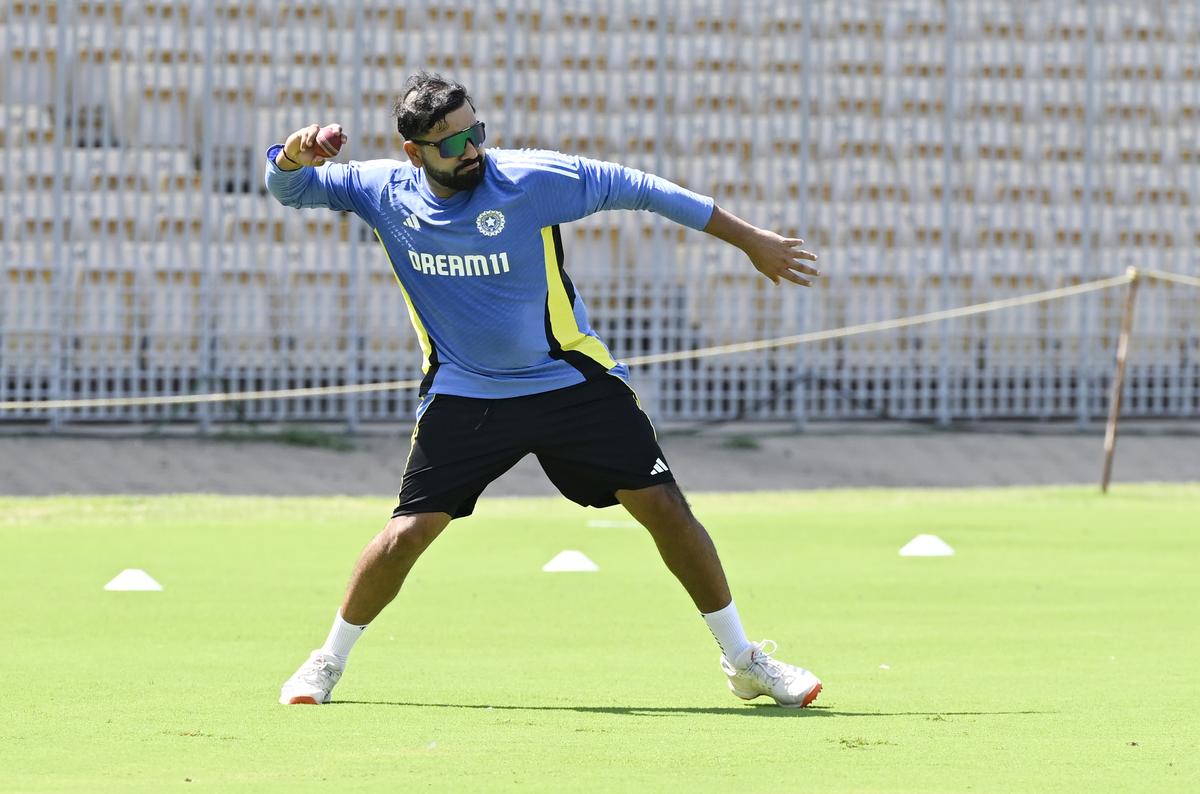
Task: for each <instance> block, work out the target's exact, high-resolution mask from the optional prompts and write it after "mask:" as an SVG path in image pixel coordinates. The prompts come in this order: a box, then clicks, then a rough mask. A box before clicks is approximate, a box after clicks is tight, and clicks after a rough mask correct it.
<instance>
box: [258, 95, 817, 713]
mask: <svg viewBox="0 0 1200 794" xmlns="http://www.w3.org/2000/svg"><path fill="white" fill-rule="evenodd" d="M394 112H395V116H396V127H397V130H398V131H399V132H400V135H401V136H403V137H404V155H405V157H406V158H407V162H402V161H397V160H374V161H370V162H362V163H350V164H348V165H342V164H337V163H326V162H325V158H326V157H327V156H329V155H330V152H335V153H336V150H337V149H338V148H340V146H341V144H342V143H345V141H346V136H345V134H344V133H343V132H342V131H341V129H340V127H336V126H333V127H325V128H321V127H318V126H317V125H312V126H309V127H304V128H303V129H299V130H297V131H295V132H293V133H292V134H291V135H289V136H288V138H287V141H286V142H285V143H284V144H283V145H275V146H272V147H271V148H270V149H269V150H268V152H267V159H268V163H267V169H266V182H267V187H268V188H269V189H270V191H271V193H272V194H273V195H274V196H275V197H276V198H277V199H278V200H279V201H280V203H282V204H284V205H285V206H289V207H328V208H329V209H333V210H341V211H348V212H354V213H357V214H358V216H359V217H361V218H362V219H363V220H364V221H366V222H367V223H368V224H370V226H371V228H372V229H373V230H374V232H375V236H376V237H377V238H378V239H379V242H380V244H381V245H382V246H383V249H384V251H385V252H386V254H387V257H388V260H389V262H390V263H391V267H392V270H393V271H394V272H395V274H396V280H397V281H398V283H399V285H400V290H401V293H402V294H403V298H404V303H405V305H406V306H407V308H408V314H409V317H410V319H411V320H412V324H413V328H414V329H415V330H416V333H417V336H418V337H419V338H420V343H421V349H422V351H423V352H424V362H423V365H422V369H423V371H424V373H425V376H424V379H423V381H422V382H421V388H420V403H419V405H418V407H417V423H416V427H415V428H414V429H413V435H412V451H411V453H410V455H409V458H408V462H407V464H406V465H405V469H404V476H403V479H402V482H401V486H400V499H399V504H398V505H397V506H396V508H395V510H393V511H392V518H391V520H390V521H388V523H387V526H385V527H384V529H383V531H382V532H380V533H379V534H378V535H377V536H376V537H375V538H374V540H372V541H371V542H370V543H369V544H368V545H367V547H366V549H364V551H363V553H362V555H361V557H360V558H359V560H358V563H357V565H356V567H355V569H354V573H353V575H352V576H351V578H350V584H349V586H348V588H347V590H346V596H345V599H344V600H343V601H342V605H341V609H340V610H339V612H338V614H337V616H336V618H335V619H334V623H333V627H332V629H331V631H330V632H329V636H328V638H327V639H326V641H325V644H324V645H322V646H321V647H320V648H319V649H317V650H316V651H314V652H313V653H312V654H311V656H310V657H309V659H308V661H306V662H305V663H304V664H303V665H302V666H301V667H300V669H299V670H297V671H296V674H295V675H293V676H292V677H291V678H290V679H288V681H287V682H286V683H285V684H284V685H283V690H282V692H281V694H280V698H279V700H280V702H281V703H285V704H295V703H310V704H319V703H327V702H328V701H329V699H330V694H331V692H332V690H333V687H334V685H336V684H337V682H338V680H339V679H340V678H341V676H342V673H343V672H344V671H345V668H346V659H347V657H348V656H349V654H350V649H351V648H352V647H353V645H354V643H355V642H356V641H357V640H358V638H359V637H360V636H361V635H362V633H363V630H364V629H366V627H367V626H368V625H369V624H370V623H371V621H372V620H374V619H375V616H376V615H378V614H379V613H380V611H382V610H383V608H384V607H385V606H387V604H388V603H389V602H391V600H392V599H393V598H395V597H396V594H397V593H398V592H399V591H400V587H401V585H402V584H403V583H404V579H405V577H406V576H407V574H408V572H409V571H410V570H411V569H412V566H413V564H414V563H415V562H416V561H417V558H418V557H420V556H421V553H422V552H423V551H425V549H426V548H428V547H429V544H431V543H432V542H433V541H434V539H435V538H437V536H438V535H439V534H440V533H441V532H442V530H443V529H445V528H446V525H447V524H449V523H450V522H451V521H452V520H453V519H455V518H461V517H463V516H467V515H470V514H471V511H472V510H473V509H474V507H475V501H476V499H478V498H479V495H480V494H481V493H482V492H483V490H484V488H486V487H487V485H488V484H489V483H490V482H492V481H493V480H495V479H496V478H497V477H499V476H500V475H501V474H503V473H504V472H505V471H507V470H508V469H509V468H511V467H512V466H513V465H514V464H516V462H517V461H518V460H520V459H521V458H523V457H524V456H525V455H528V454H530V453H533V454H534V455H536V456H537V458H538V461H539V462H540V463H541V465H542V468H543V469H544V470H545V472H546V474H547V476H549V478H550V479H551V481H552V482H553V483H554V484H555V486H557V488H558V489H559V491H561V492H562V494H563V495H564V496H566V497H567V498H568V499H571V500H572V501H575V502H578V503H579V504H581V505H591V506H594V507H606V506H609V505H615V504H618V503H619V504H621V505H622V506H624V507H625V509H626V510H628V511H629V513H630V514H631V515H632V516H633V517H634V518H635V519H637V520H638V521H639V522H640V523H641V524H642V525H643V526H644V527H646V529H647V530H648V531H649V532H650V534H651V536H652V537H653V538H654V542H655V544H656V545H657V546H658V550H659V553H660V554H661V555H662V558H663V562H665V563H666V565H667V568H669V569H670V571H671V573H673V574H675V576H676V577H677V578H678V579H679V581H680V582H681V583H682V584H683V586H684V588H685V589H686V590H687V592H688V595H690V596H691V598H692V601H693V602H695V604H696V608H697V609H698V610H699V611H700V613H701V615H702V616H703V618H704V620H705V621H706V622H707V624H708V627H709V629H710V630H711V631H712V633H713V636H714V637H715V638H716V640H717V643H718V645H719V646H720V648H721V658H720V664H721V668H722V669H723V670H724V672H725V674H726V676H727V677H728V680H729V688H730V689H731V690H732V691H733V693H734V694H735V695H737V696H738V697H740V698H743V699H746V700H749V699H751V698H755V697H758V696H759V695H768V696H770V697H772V698H774V699H775V701H776V702H777V703H778V704H779V705H781V706H789V707H796V708H802V707H804V706H807V705H808V704H810V703H811V702H812V701H813V700H814V699H815V698H816V696H817V695H818V693H820V691H821V682H820V681H819V680H818V679H817V677H816V676H815V675H813V674H812V673H810V672H809V671H807V670H804V669H801V668H799V667H793V666H792V665H789V664H784V663H783V662H780V661H778V660H776V659H773V658H772V657H771V656H770V655H769V652H770V651H771V650H773V648H774V643H772V642H771V641H769V640H764V641H763V642H761V643H752V642H750V640H748V639H747V637H746V633H745V631H744V630H743V629H742V624H741V619H740V618H739V616H738V611H737V607H736V606H735V605H734V602H733V598H732V596H731V595H730V592H729V586H728V584H727V583H726V580H725V573H724V571H723V569H722V567H721V562H720V560H719V559H718V557H717V552H716V549H715V548H714V547H713V543H712V540H711V539H710V538H709V535H708V533H707V532H706V531H705V529H704V527H703V526H702V525H701V524H700V522H699V521H697V520H696V518H695V516H693V515H692V512H691V510H690V509H689V507H688V503H687V501H686V500H685V499H684V497H683V494H682V493H681V492H680V490H679V488H678V486H676V484H675V478H674V477H673V476H672V474H671V469H670V466H669V463H668V461H667V458H666V455H664V454H663V451H662V449H661V448H660V447H659V445H658V441H657V440H656V438H655V435H654V429H653V428H652V427H651V424H650V420H649V418H647V416H646V415H645V414H644V413H643V412H642V410H641V408H640V407H639V406H638V402H637V398H636V397H635V395H634V393H633V392H632V391H631V390H630V388H629V386H628V385H627V383H626V380H627V378H628V369H627V368H626V367H625V365H623V364H621V363H620V362H618V361H616V360H615V359H614V358H613V357H612V354H611V353H610V352H609V350H608V348H607V347H606V346H605V344H604V342H603V341H602V340H601V339H600V338H599V336H597V335H596V333H595V332H594V331H593V330H592V328H591V325H590V324H589V322H588V311H587V307H586V306H585V305H584V302H583V298H582V296H580V295H579V294H578V293H577V292H576V290H575V287H574V285H572V283H571V279H570V278H569V277H568V276H567V272H566V270H565V269H564V259H563V257H564V251H563V245H562V238H561V236H560V234H559V225H560V224H563V223H568V222H570V221H573V220H576V219H578V218H583V217H585V216H587V215H591V214H592V213H594V212H599V211H601V210H613V209H633V210H650V211H652V212H657V213H658V214H660V215H663V216H665V217H667V218H670V219H671V220H673V221H675V222H676V223H680V224H683V225H685V226H689V227H691V228H693V229H698V230H703V231H705V232H707V233H708V234H711V235H713V236H715V237H719V238H720V239H722V240H724V241H726V242H728V243H730V244H732V245H735V246H737V247H738V248H740V249H742V250H743V251H744V252H745V253H746V256H747V257H749V259H750V263H751V264H752V265H753V266H754V267H755V268H756V269H757V270H758V271H759V272H760V273H762V274H763V275H764V276H765V277H767V278H769V279H771V281H772V282H774V283H775V284H779V283H780V282H781V281H790V282H792V283H794V284H799V285H801V286H810V285H811V283H812V282H811V277H813V276H817V275H819V274H818V272H817V271H816V270H815V269H814V268H813V267H812V266H811V265H809V264H808V263H809V262H813V261H815V260H816V256H815V255H814V254H812V253H810V252H808V251H804V250H801V248H800V246H801V244H802V243H803V241H802V240H795V239H789V238H785V237H781V236H779V235H778V234H775V233H773V232H770V231H766V230H764V229H759V228H757V227H755V226H752V225H751V224H749V223H747V222H745V221H743V220H741V219H739V218H737V217H735V216H734V215H731V214H730V213H728V212H726V211H725V210H723V209H721V208H720V207H717V206H715V204H714V202H713V200H712V199H711V198H707V197H705V196H700V195H697V194H695V193H692V192H691V191H688V190H685V189H683V188H681V187H679V186H678V185H674V184H672V183H670V182H668V181H666V180H664V179H660V178H658V177H656V176H652V175H650V174H645V173H642V172H640V171H636V170H633V169H629V168H625V167H623V166H620V165H616V164H613V163H606V162H598V161H596V160H589V159H585V158H582V157H575V156H571V155H565V154H560V153H558V152H551V151H535V150H521V151H505V150H494V151H485V150H484V143H485V142H486V139H487V133H486V128H485V126H484V123H483V122H482V121H480V120H479V119H478V118H477V117H476V115H475V106H474V103H473V102H472V101H471V98H470V96H469V95H468V94H467V91H466V89H465V88H464V87H463V86H462V85H460V84H458V83H456V82H454V81H452V80H448V79H445V78H443V77H441V76H439V75H435V74H429V73H426V72H422V73H419V74H416V75H413V76H412V77H410V78H409V79H408V81H407V83H406V85H405V87H404V91H403V93H402V94H401V95H400V97H399V98H398V99H397V101H396V104H395V109H394Z"/></svg>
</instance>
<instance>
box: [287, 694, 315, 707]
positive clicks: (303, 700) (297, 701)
mask: <svg viewBox="0 0 1200 794" xmlns="http://www.w3.org/2000/svg"><path fill="white" fill-rule="evenodd" d="M288 705H289V706H316V705H319V704H318V703H317V700H316V698H310V697H309V696H308V695H299V696H298V697H294V698H292V699H291V700H289V701H288Z"/></svg>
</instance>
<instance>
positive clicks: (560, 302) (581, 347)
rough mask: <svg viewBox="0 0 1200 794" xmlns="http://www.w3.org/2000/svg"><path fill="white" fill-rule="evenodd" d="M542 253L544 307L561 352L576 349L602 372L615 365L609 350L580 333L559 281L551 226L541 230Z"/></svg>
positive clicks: (592, 338) (559, 269)
mask: <svg viewBox="0 0 1200 794" xmlns="http://www.w3.org/2000/svg"><path fill="white" fill-rule="evenodd" d="M542 250H543V251H544V252H545V257H546V287H547V288H548V290H549V293H548V295H547V298H546V300H547V303H546V305H547V307H548V308H549V310H550V330H551V332H552V333H553V334H554V338H555V339H556V340H557V341H558V344H559V346H560V347H561V348H562V349H563V350H578V351H579V352H580V353H583V354H584V355H585V356H587V357H588V358H590V359H592V360H593V361H595V362H596V363H598V364H599V365H600V366H602V367H604V368H605V369H612V368H613V367H615V366H616V365H617V362H616V361H614V360H613V357H612V354H611V353H609V352H608V348H606V347H605V346H604V343H603V342H601V341H600V340H599V339H597V338H596V337H594V336H589V335H588V334H585V333H583V331H580V330H579V323H577V322H576V321H575V310H574V309H573V308H572V306H571V300H570V298H568V297H567V287H566V285H565V284H564V283H563V280H562V266H561V265H562V263H560V262H559V261H558V254H557V253H556V252H555V248H554V230H553V228H552V227H550V226H546V227H543V228H542Z"/></svg>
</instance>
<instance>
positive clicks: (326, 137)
mask: <svg viewBox="0 0 1200 794" xmlns="http://www.w3.org/2000/svg"><path fill="white" fill-rule="evenodd" d="M345 142H346V135H345V133H343V132H342V126H341V125H340V124H330V125H329V126H327V127H322V128H321V129H320V130H318V131H317V142H316V146H317V153H318V154H319V155H320V156H321V157H337V155H338V152H340V151H341V150H342V144H343V143H345Z"/></svg>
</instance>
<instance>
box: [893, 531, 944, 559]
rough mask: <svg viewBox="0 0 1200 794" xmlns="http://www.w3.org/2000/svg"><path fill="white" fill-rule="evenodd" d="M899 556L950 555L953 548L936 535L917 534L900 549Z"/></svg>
mask: <svg viewBox="0 0 1200 794" xmlns="http://www.w3.org/2000/svg"><path fill="white" fill-rule="evenodd" d="M900 556H901V557H952V556H954V549H952V548H950V545H949V544H948V543H946V541H944V540H942V539H941V538H939V537H938V536H937V535H917V536H916V537H915V538H913V539H912V540H910V541H909V542H908V543H905V544H904V547H903V548H902V549H900Z"/></svg>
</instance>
